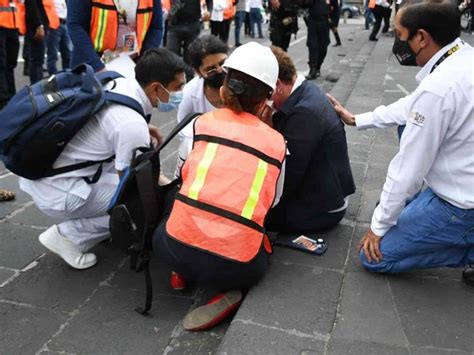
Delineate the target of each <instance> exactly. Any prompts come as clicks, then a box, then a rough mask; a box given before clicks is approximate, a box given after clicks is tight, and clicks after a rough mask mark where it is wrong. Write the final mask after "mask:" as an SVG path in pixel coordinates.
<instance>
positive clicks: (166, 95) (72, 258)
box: [20, 49, 185, 269]
mask: <svg viewBox="0 0 474 355" xmlns="http://www.w3.org/2000/svg"><path fill="white" fill-rule="evenodd" d="M135 73H136V80H133V79H125V78H120V79H117V80H116V81H115V84H111V85H115V87H114V88H113V89H111V90H112V91H113V92H116V93H120V94H124V95H127V96H129V97H131V98H133V99H135V100H136V101H137V102H138V103H139V104H140V105H141V107H142V108H143V111H144V113H145V114H146V115H149V114H151V112H152V108H153V107H158V109H169V106H173V107H175V106H176V103H177V102H176V101H177V100H176V97H179V96H180V95H179V94H178V93H179V92H180V91H181V90H182V88H183V86H184V84H185V76H184V63H183V62H182V60H181V59H180V58H179V57H177V56H176V55H174V54H173V53H171V52H169V51H167V50H165V49H158V50H150V51H148V52H146V53H145V54H144V55H143V56H142V57H141V59H140V60H139V61H138V62H137V65H136V68H135ZM150 134H151V136H152V137H153V138H158V136H159V132H158V129H157V128H156V127H153V126H148V125H147V122H146V121H145V120H144V118H143V117H142V116H141V115H140V114H139V113H137V112H135V111H134V110H132V109H131V108H128V107H125V106H121V105H117V104H108V105H107V106H106V107H105V108H104V109H102V110H101V111H100V112H99V113H98V114H97V115H95V116H94V117H93V118H91V119H90V121H88V122H87V124H86V125H85V126H84V127H83V128H82V129H81V130H79V131H78V132H77V134H76V135H75V136H74V137H73V138H72V139H71V141H69V143H68V144H67V146H66V147H65V148H64V150H63V152H62V153H61V155H60V156H59V158H58V159H57V160H56V162H55V163H54V166H53V167H54V168H57V167H62V166H67V165H72V164H76V163H80V162H83V161H100V160H105V159H107V158H108V157H110V156H112V155H115V160H114V161H113V162H111V163H108V164H103V166H102V167H101V169H102V173H101V174H100V178H99V179H98V181H97V182H95V183H88V182H90V180H91V177H93V176H94V175H95V174H96V173H97V172H98V166H97V165H94V166H91V167H88V168H84V169H81V170H76V171H72V172H68V173H64V174H61V175H56V176H53V177H48V178H44V179H40V180H35V181H33V180H27V179H24V178H21V179H20V188H21V189H22V190H23V191H25V192H27V193H28V194H29V195H30V196H31V197H32V198H33V201H34V202H35V204H36V205H37V206H38V208H39V209H40V210H41V211H43V212H44V213H45V214H47V215H48V216H51V217H53V218H59V219H62V220H64V221H63V222H61V223H59V224H58V225H53V226H51V227H50V228H49V229H48V230H46V231H45V232H44V233H42V234H41V235H40V236H39V241H40V242H41V244H43V245H44V246H45V247H46V248H47V249H49V250H50V251H52V252H53V253H56V254H58V255H59V256H60V257H61V258H62V259H63V260H64V261H65V262H66V263H68V264H69V265H70V266H72V267H73V268H76V269H86V268H88V267H91V266H93V265H95V264H96V262H97V258H96V256H95V255H94V254H93V253H88V252H87V251H88V250H89V249H91V248H92V247H93V246H94V245H96V244H98V243H99V242H101V241H102V240H104V239H107V238H108V237H109V216H108V215H107V207H108V205H109V202H110V200H111V198H112V196H113V195H114V192H115V190H116V188H117V185H118V182H119V175H120V174H121V172H122V171H123V170H124V169H126V168H127V167H128V166H129V164H130V162H131V159H132V152H133V150H134V149H136V148H139V147H148V146H149V145H150Z"/></svg>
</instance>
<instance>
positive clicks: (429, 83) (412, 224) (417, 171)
mask: <svg viewBox="0 0 474 355" xmlns="http://www.w3.org/2000/svg"><path fill="white" fill-rule="evenodd" d="M459 35H460V13H459V10H458V8H457V6H456V5H455V4H453V2H452V1H442V0H431V1H410V2H408V1H407V3H406V4H405V5H403V7H402V8H401V9H400V11H399V12H398V13H397V15H396V17H395V36H396V38H395V43H394V46H393V53H394V54H395V56H396V58H397V59H398V61H399V62H400V64H402V65H418V66H420V67H422V69H421V70H420V72H419V73H418V74H417V76H416V79H417V81H418V82H419V85H418V87H417V88H416V90H415V91H414V92H413V93H412V94H411V95H408V96H406V97H404V98H402V99H400V100H398V101H397V102H395V103H393V104H391V105H389V106H381V107H378V108H376V109H375V110H374V111H373V112H368V113H364V114H361V115H356V116H354V115H353V114H351V113H350V112H349V111H347V110H345V109H344V108H343V107H342V106H341V105H340V104H339V103H338V102H337V101H336V100H335V99H334V98H331V100H332V102H333V105H334V106H335V109H336V111H337V112H338V113H339V115H340V116H341V118H342V120H343V121H344V122H345V123H347V124H349V125H356V126H357V128H359V129H364V128H370V127H388V126H393V125H406V128H405V130H404V132H403V136H402V139H401V141H400V151H399V152H398V154H397V155H396V156H395V157H394V158H393V160H392V161H391V163H390V166H389V168H388V172H387V179H386V181H385V184H384V187H383V191H382V194H381V196H380V204H379V205H378V206H377V207H376V209H375V211H374V214H373V217H372V223H371V226H370V229H369V230H368V231H367V233H366V234H365V235H364V236H363V238H362V240H361V241H360V243H359V245H358V251H359V253H360V254H359V256H360V260H361V263H362V265H363V266H364V267H365V268H366V269H368V270H370V271H373V272H379V273H399V272H404V271H408V270H411V269H415V268H434V267H442V266H448V267H461V266H466V268H465V270H464V272H463V280H464V281H465V282H466V283H468V284H471V285H474V269H473V268H472V267H470V266H468V265H470V264H473V263H474V189H473V177H474V154H473V152H474V125H473V117H474V103H473V100H472V98H473V97H474V83H473V80H472V78H473V66H472V63H473V62H474V49H473V48H472V47H471V46H470V45H468V44H466V43H464V42H463V41H462V40H461V39H460V38H459ZM423 185H425V186H426V188H425V189H422V187H423Z"/></svg>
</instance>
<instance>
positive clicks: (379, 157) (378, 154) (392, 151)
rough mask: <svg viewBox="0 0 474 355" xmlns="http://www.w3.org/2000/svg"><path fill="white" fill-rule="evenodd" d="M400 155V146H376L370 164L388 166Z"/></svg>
mask: <svg viewBox="0 0 474 355" xmlns="http://www.w3.org/2000/svg"><path fill="white" fill-rule="evenodd" d="M397 153H398V146H395V147H391V146H384V145H379V146H376V147H375V146H374V148H373V149H372V154H371V156H370V163H374V164H380V165H385V166H388V164H389V163H390V161H391V160H392V159H393V157H394V156H395V155H396V154H397Z"/></svg>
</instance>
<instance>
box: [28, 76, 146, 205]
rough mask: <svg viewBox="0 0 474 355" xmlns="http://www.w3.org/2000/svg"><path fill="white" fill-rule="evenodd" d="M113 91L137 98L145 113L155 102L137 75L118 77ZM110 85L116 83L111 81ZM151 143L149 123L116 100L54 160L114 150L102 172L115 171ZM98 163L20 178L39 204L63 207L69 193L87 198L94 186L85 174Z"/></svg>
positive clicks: (93, 157) (103, 155)
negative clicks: (133, 76) (54, 173)
mask: <svg viewBox="0 0 474 355" xmlns="http://www.w3.org/2000/svg"><path fill="white" fill-rule="evenodd" d="M115 82H116V86H115V88H114V89H113V91H114V92H117V93H121V94H126V95H128V96H130V97H132V98H133V99H135V100H137V101H138V102H139V103H140V104H141V105H142V107H143V109H144V111H145V114H151V111H152V105H151V103H150V101H149V100H148V97H147V96H146V94H145V92H144V91H143V89H142V88H141V87H140V85H139V84H138V82H136V81H135V80H134V79H117V80H116V81H115ZM110 85H113V83H111V84H110ZM149 143H150V135H149V132H148V125H147V123H146V121H145V120H144V119H143V117H142V116H141V115H140V114H138V113H137V112H135V111H134V110H132V109H130V108H128V107H125V106H121V105H116V104H111V105H110V106H108V107H106V108H104V109H103V110H101V111H100V112H99V113H98V114H97V115H96V116H94V117H93V118H92V119H90V121H89V122H87V124H86V125H85V126H84V127H83V128H82V129H81V130H79V132H77V134H76V135H75V136H74V137H73V138H72V139H71V140H70V141H69V143H68V144H67V145H66V147H65V148H64V150H63V152H62V153H61V155H60V156H59V157H58V159H57V160H56V162H55V163H54V165H53V167H54V168H59V167H62V166H66V165H72V164H76V163H80V162H84V161H100V160H104V159H107V158H109V157H111V156H112V155H114V154H115V160H114V162H112V163H109V164H104V166H103V173H104V174H106V173H114V174H116V171H117V170H119V171H121V170H124V169H125V168H126V167H128V166H129V165H130V162H131V159H132V151H133V150H134V149H135V148H138V147H147V146H149ZM97 168H98V165H93V166H90V167H88V168H84V169H81V170H75V171H71V172H69V173H65V174H61V175H56V176H52V177H48V178H44V179H40V180H35V181H32V180H28V179H24V178H20V189H22V190H23V191H25V192H26V193H28V194H29V195H30V196H32V197H33V200H34V201H35V203H36V204H37V205H38V207H40V208H47V209H53V210H64V209H65V206H66V200H67V196H68V194H72V195H75V196H77V197H80V198H81V199H83V200H87V198H88V197H89V194H90V193H91V186H90V185H88V184H87V183H86V182H85V181H84V179H83V177H91V176H93V175H94V174H95V172H96V171H97Z"/></svg>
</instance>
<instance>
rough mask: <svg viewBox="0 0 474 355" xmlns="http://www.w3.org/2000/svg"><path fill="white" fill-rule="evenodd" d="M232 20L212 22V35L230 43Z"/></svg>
mask: <svg viewBox="0 0 474 355" xmlns="http://www.w3.org/2000/svg"><path fill="white" fill-rule="evenodd" d="M230 22H231V20H224V21H210V23H211V35H213V36H216V37H219V39H220V40H221V41H222V42H224V43H227V42H228V41H229V32H230Z"/></svg>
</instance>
